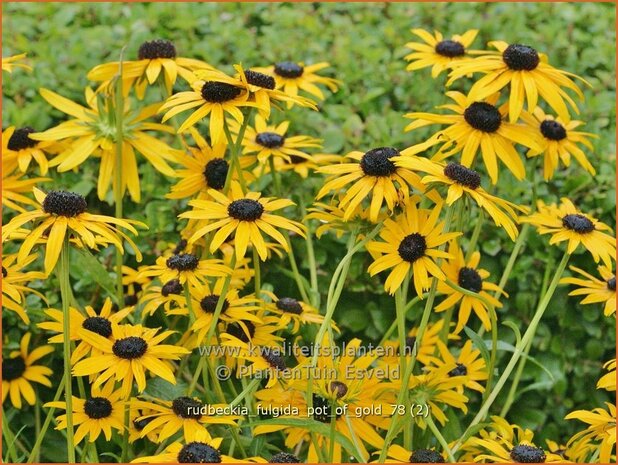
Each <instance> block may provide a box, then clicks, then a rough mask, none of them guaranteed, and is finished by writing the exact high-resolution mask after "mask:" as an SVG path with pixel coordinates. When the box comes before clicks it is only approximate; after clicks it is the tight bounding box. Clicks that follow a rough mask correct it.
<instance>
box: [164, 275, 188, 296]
mask: <svg viewBox="0 0 618 465" xmlns="http://www.w3.org/2000/svg"><path fill="white" fill-rule="evenodd" d="M183 291H184V288H183V287H182V284H180V281H179V280H178V279H172V280H170V281H168V282H166V283H165V284H164V285H163V286H162V287H161V295H162V296H163V297H167V296H168V295H170V294H174V295H180V294H182V292H183Z"/></svg>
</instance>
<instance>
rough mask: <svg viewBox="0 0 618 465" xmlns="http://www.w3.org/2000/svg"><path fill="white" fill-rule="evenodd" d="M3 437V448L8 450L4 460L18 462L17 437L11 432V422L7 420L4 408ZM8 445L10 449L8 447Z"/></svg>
mask: <svg viewBox="0 0 618 465" xmlns="http://www.w3.org/2000/svg"><path fill="white" fill-rule="evenodd" d="M2 436H3V437H4V438H3V441H2V442H3V446H4V447H5V448H6V455H5V456H4V457H3V459H4V460H5V461H6V459H9V462H12V463H16V462H17V461H18V460H17V452H16V451H15V435H14V434H13V432H12V431H11V427H10V426H9V421H8V420H7V416H6V413H5V412H4V407H2ZM7 445H8V447H7Z"/></svg>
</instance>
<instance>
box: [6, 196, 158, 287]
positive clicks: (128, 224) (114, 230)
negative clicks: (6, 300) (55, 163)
mask: <svg viewBox="0 0 618 465" xmlns="http://www.w3.org/2000/svg"><path fill="white" fill-rule="evenodd" d="M34 196H35V197H36V199H37V201H38V202H39V204H40V206H41V207H40V208H39V209H37V210H34V211H29V212H24V213H21V214H19V215H17V216H16V217H14V218H13V219H12V220H11V221H10V222H9V223H8V224H7V225H5V226H4V227H3V228H2V239H3V241H4V240H6V238H7V237H9V236H10V235H11V233H13V232H15V231H16V230H17V229H18V228H20V227H21V226H22V225H24V224H26V223H29V222H31V221H34V220H38V222H37V225H36V227H35V228H34V229H32V230H31V231H29V233H28V236H27V237H26V239H25V240H24V242H23V244H22V246H21V247H20V249H19V253H18V255H17V260H18V261H20V262H21V261H23V260H24V259H25V258H26V257H27V256H28V254H29V253H30V251H31V250H32V248H33V247H34V246H35V244H36V243H37V241H38V240H39V239H40V238H41V237H43V236H46V237H47V239H46V241H45V244H46V246H45V274H46V275H49V274H50V273H51V272H52V270H53V269H54V267H55V266H56V262H57V261H58V257H59V256H60V252H61V251H62V244H63V242H64V240H65V237H68V236H67V234H68V235H69V236H70V235H71V234H74V235H75V236H77V237H79V238H80V240H81V241H82V243H83V244H84V245H86V246H88V247H89V248H95V247H96V245H97V244H105V245H107V244H108V243H112V244H114V245H115V246H116V247H118V249H119V250H120V251H121V252H123V253H124V247H123V245H122V242H123V239H124V240H125V241H127V242H128V243H129V244H130V245H131V247H132V248H133V250H134V252H135V256H136V258H137V260H138V261H141V260H142V254H141V252H140V250H139V248H138V247H137V246H136V245H135V243H134V242H133V241H132V240H131V238H130V237H129V236H127V235H126V234H125V233H124V232H122V231H121V230H120V229H119V228H120V227H121V228H124V229H128V230H129V231H131V232H132V233H133V234H135V235H137V230H136V229H135V228H134V227H133V225H136V226H142V227H146V225H144V224H143V223H140V222H139V221H134V220H124V219H119V218H113V217H111V216H104V215H93V214H91V213H88V212H87V211H86V208H87V207H88V205H87V204H86V199H84V197H82V196H81V195H79V194H75V193H73V192H64V191H49V192H48V193H47V194H45V193H44V192H42V191H40V190H39V189H37V188H36V187H35V188H34Z"/></svg>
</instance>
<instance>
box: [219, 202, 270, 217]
mask: <svg viewBox="0 0 618 465" xmlns="http://www.w3.org/2000/svg"><path fill="white" fill-rule="evenodd" d="M227 212H228V214H229V215H230V216H231V217H232V218H234V219H236V220H240V221H255V220H258V219H260V217H261V216H262V213H264V207H263V206H262V204H261V203H260V202H258V201H257V200H253V199H239V200H234V201H233V202H232V203H230V204H229V205H228V207H227Z"/></svg>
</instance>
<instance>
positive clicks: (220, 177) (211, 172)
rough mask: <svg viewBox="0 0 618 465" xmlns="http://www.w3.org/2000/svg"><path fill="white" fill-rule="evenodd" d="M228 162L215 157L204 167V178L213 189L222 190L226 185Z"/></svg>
mask: <svg viewBox="0 0 618 465" xmlns="http://www.w3.org/2000/svg"><path fill="white" fill-rule="evenodd" d="M227 171H228V164H227V161H225V160H224V159H223V158H213V159H212V160H210V161H209V162H208V163H206V167H204V179H206V185H207V186H208V187H210V188H211V189H216V190H221V189H223V187H224V186H225V179H226V178H227Z"/></svg>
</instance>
